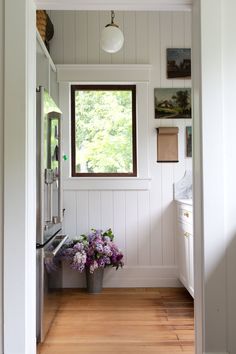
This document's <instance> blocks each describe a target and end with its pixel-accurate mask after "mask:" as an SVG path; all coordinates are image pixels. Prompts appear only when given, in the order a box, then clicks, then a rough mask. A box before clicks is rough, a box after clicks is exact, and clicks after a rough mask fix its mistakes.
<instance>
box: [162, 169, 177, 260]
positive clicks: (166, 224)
mask: <svg viewBox="0 0 236 354" xmlns="http://www.w3.org/2000/svg"><path fill="white" fill-rule="evenodd" d="M173 208H174V203H173V166H172V164H163V165H162V241H163V264H165V265H170V264H174V262H175V250H174V245H175V238H174V236H175V232H174V223H175V219H174V209H173Z"/></svg>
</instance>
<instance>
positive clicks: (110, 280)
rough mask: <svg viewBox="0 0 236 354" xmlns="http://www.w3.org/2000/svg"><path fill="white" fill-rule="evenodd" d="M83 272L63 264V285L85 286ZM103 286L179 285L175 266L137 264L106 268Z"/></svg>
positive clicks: (65, 286)
mask: <svg viewBox="0 0 236 354" xmlns="http://www.w3.org/2000/svg"><path fill="white" fill-rule="evenodd" d="M85 286H86V281H85V274H84V273H82V274H80V273H77V272H75V271H73V270H71V269H70V268H69V267H68V266H66V265H64V266H63V287H64V288H80V287H85ZM103 286H104V288H110V287H111V288H122V287H180V286H181V283H180V282H179V280H178V278H177V267H175V266H138V267H124V268H122V269H118V270H117V271H116V270H115V269H114V268H107V269H105V272H104V279H103Z"/></svg>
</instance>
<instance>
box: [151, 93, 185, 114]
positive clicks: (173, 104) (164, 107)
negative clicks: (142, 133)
mask: <svg viewBox="0 0 236 354" xmlns="http://www.w3.org/2000/svg"><path fill="white" fill-rule="evenodd" d="M154 100H155V118H156V119H176V118H177V119H181V118H183V119H186V118H191V117H192V109H191V89H190V88H155V89H154Z"/></svg>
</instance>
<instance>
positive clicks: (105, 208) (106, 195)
mask: <svg viewBox="0 0 236 354" xmlns="http://www.w3.org/2000/svg"><path fill="white" fill-rule="evenodd" d="M101 228H102V229H103V230H104V231H105V230H107V229H109V228H111V229H112V230H113V192H111V191H102V192H101Z"/></svg>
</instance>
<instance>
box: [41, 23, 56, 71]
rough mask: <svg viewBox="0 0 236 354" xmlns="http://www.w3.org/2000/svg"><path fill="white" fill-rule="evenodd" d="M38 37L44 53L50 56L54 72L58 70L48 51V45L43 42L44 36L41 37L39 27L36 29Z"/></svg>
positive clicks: (49, 59)
mask: <svg viewBox="0 0 236 354" xmlns="http://www.w3.org/2000/svg"><path fill="white" fill-rule="evenodd" d="M36 38H37V41H38V43H39V44H40V47H41V48H42V51H43V53H44V54H45V56H46V57H47V58H48V61H49V65H50V67H51V68H52V70H53V71H54V72H56V71H57V69H56V66H55V64H54V63H53V61H52V58H51V56H50V54H49V53H48V50H47V48H46V46H45V44H44V42H43V40H42V38H41V36H40V34H39V31H38V30H37V29H36Z"/></svg>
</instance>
